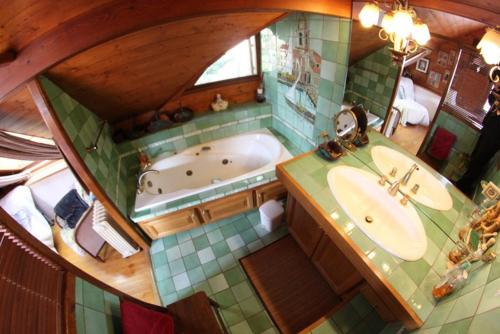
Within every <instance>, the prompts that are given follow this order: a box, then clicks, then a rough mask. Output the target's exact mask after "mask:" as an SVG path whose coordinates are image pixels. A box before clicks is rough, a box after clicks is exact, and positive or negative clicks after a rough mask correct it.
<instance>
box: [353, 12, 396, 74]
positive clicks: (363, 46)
mask: <svg viewBox="0 0 500 334" xmlns="http://www.w3.org/2000/svg"><path fill="white" fill-rule="evenodd" d="M378 32H379V29H366V28H364V27H363V26H362V25H361V23H359V21H353V22H352V31H351V49H350V50H349V64H353V63H355V62H356V61H358V60H360V59H362V58H364V57H365V56H366V55H368V54H370V53H372V52H373V51H375V50H378V49H380V48H381V47H383V46H384V45H386V44H387V42H386V41H383V40H381V39H380V38H379V37H378Z"/></svg>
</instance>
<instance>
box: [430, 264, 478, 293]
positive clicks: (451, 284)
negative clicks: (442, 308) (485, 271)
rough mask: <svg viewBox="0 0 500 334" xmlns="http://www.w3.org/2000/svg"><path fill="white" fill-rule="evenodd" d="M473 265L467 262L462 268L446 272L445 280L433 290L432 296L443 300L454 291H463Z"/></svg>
mask: <svg viewBox="0 0 500 334" xmlns="http://www.w3.org/2000/svg"><path fill="white" fill-rule="evenodd" d="M470 268H471V264H470V262H468V261H466V262H464V263H462V264H461V265H460V266H458V267H455V268H453V269H450V270H448V271H447V272H446V274H445V276H444V277H443V279H442V280H441V281H440V282H439V283H438V284H436V285H435V286H434V287H433V288H432V296H433V297H434V298H436V299H438V300H439V299H441V298H443V297H446V296H448V295H450V294H451V293H452V292H453V291H455V290H459V289H461V288H462V287H463V286H464V285H465V283H466V282H467V280H468V278H469V272H468V270H470Z"/></svg>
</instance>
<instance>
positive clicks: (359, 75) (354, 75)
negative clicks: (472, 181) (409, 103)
mask: <svg viewBox="0 0 500 334" xmlns="http://www.w3.org/2000/svg"><path fill="white" fill-rule="evenodd" d="M396 76H397V67H396V66H395V65H394V64H393V62H392V58H391V53H390V51H389V48H388V47H387V46H386V47H383V48H381V49H378V50H377V51H375V52H373V53H371V54H369V55H368V56H366V57H364V58H363V59H361V60H359V61H357V62H356V63H354V64H352V65H351V66H349V71H348V75H347V88H346V94H345V100H346V101H349V102H351V103H352V102H356V103H362V104H363V106H364V107H365V108H366V109H368V110H370V112H372V113H374V114H376V115H377V116H379V117H381V118H384V117H385V114H386V112H387V107H388V106H389V102H390V99H391V94H392V90H393V87H394V84H395V82H396Z"/></svg>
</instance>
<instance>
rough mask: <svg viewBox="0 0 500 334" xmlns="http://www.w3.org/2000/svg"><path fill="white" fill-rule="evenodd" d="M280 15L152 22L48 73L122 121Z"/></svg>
mask: <svg viewBox="0 0 500 334" xmlns="http://www.w3.org/2000/svg"><path fill="white" fill-rule="evenodd" d="M281 15H282V13H281V12H278V13H241V14H225V15H214V16H204V17H198V18H192V19H188V20H183V21H178V22H175V23H168V24H164V25H160V26H156V27H153V28H149V29H145V30H142V31H140V32H137V33H134V34H130V35H127V36H125V37H122V38H118V39H115V40H113V41H110V42H108V43H105V44H102V45H100V46H97V47H95V48H93V49H90V50H88V51H86V52H83V53H81V54H79V55H77V56H75V57H73V58H71V59H68V60H67V61H65V62H63V63H61V64H59V65H57V66H55V67H54V68H52V69H50V70H49V72H48V75H49V77H50V78H51V79H53V80H54V81H55V82H56V83H57V84H58V85H60V86H61V87H62V88H63V89H64V90H65V91H66V92H68V93H69V94H70V95H72V96H73V97H74V98H76V99H77V100H78V101H80V102H81V103H82V104H84V105H85V106H87V107H88V108H89V109H91V110H93V111H94V112H96V113H97V114H98V116H99V117H101V118H103V119H106V120H108V121H109V122H111V123H113V122H117V121H121V120H124V119H127V118H130V117H131V116H133V115H135V114H137V113H142V112H147V111H149V110H153V109H157V108H160V107H161V106H162V105H163V104H164V103H165V102H166V101H168V99H169V98H170V97H172V96H174V95H175V94H178V93H179V91H180V92H182V89H183V88H185V86H186V85H188V84H189V83H192V81H193V80H196V77H197V76H198V75H200V73H202V71H203V70H204V69H205V68H206V67H207V66H208V65H209V64H211V63H212V62H213V61H215V60H216V59H218V58H219V57H220V56H221V55H222V54H223V53H224V52H225V51H227V50H228V49H229V48H231V47H232V46H234V45H236V44H237V43H238V42H240V41H241V40H243V39H244V38H247V37H249V36H251V35H253V34H255V33H256V32H258V31H260V30H261V29H262V28H263V27H265V26H267V25H268V24H269V23H270V22H273V21H274V20H275V19H276V18H278V17H280V16H281ZM202 103H203V104H205V103H206V101H203V102H202Z"/></svg>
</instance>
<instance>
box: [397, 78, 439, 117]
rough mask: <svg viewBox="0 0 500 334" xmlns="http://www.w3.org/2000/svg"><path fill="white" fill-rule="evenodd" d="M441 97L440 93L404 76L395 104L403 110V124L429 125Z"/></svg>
mask: <svg viewBox="0 0 500 334" xmlns="http://www.w3.org/2000/svg"><path fill="white" fill-rule="evenodd" d="M440 99H441V97H440V96H439V95H437V94H435V93H433V92H431V91H430V90H428V89H425V88H423V87H421V86H418V85H414V84H413V81H412V80H411V79H409V78H406V77H402V78H401V81H400V83H399V87H398V92H397V96H396V99H395V100H394V105H393V106H394V107H395V108H397V109H398V110H399V111H401V118H400V123H401V124H402V125H403V126H406V125H407V124H408V123H409V124H414V125H417V124H420V125H423V126H429V124H430V122H431V121H432V119H433V118H434V115H435V114H436V110H437V108H438V106H439V101H440Z"/></svg>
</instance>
